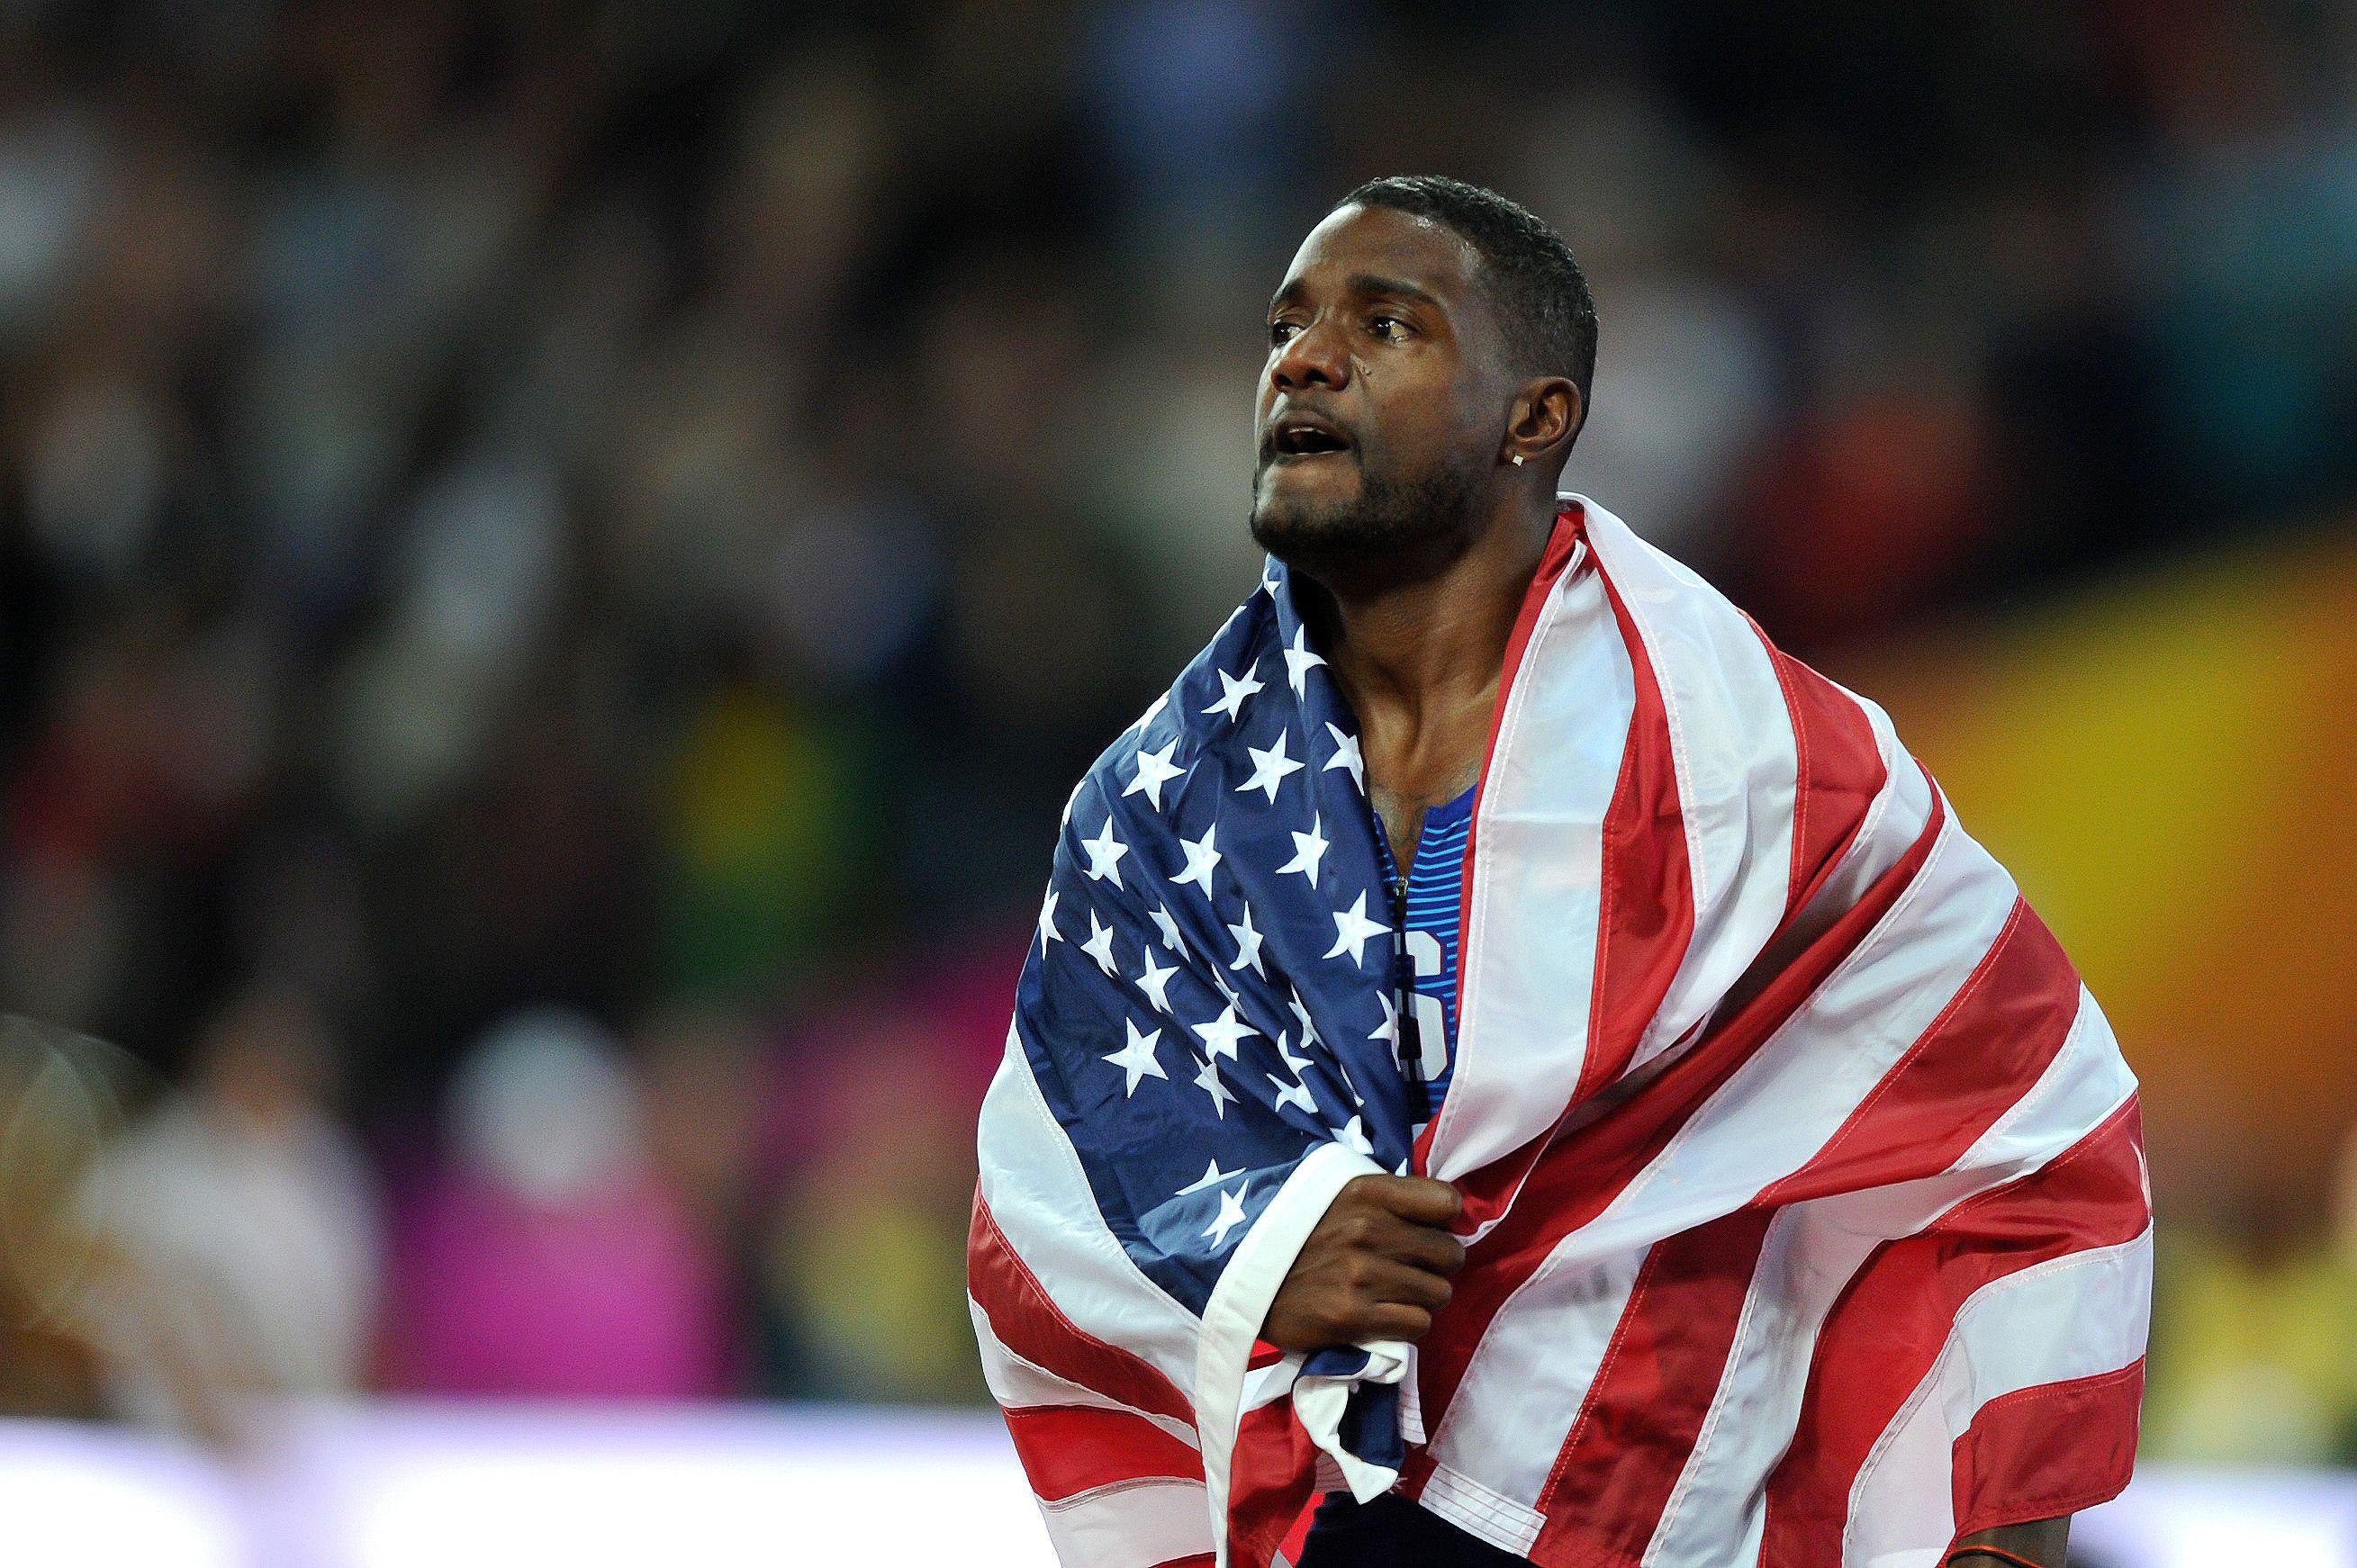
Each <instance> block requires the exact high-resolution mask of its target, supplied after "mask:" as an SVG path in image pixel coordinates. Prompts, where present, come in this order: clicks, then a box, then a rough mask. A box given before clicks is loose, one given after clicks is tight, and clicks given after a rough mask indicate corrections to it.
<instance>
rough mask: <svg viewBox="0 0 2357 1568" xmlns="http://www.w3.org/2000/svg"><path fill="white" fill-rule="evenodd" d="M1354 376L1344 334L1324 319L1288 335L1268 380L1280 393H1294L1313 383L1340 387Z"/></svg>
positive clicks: (1330, 387)
mask: <svg viewBox="0 0 2357 1568" xmlns="http://www.w3.org/2000/svg"><path fill="white" fill-rule="evenodd" d="M1350 379H1351V356H1350V353H1349V351H1348V349H1345V347H1344V346H1343V342H1342V335H1341V333H1340V332H1339V331H1336V330H1335V329H1334V328H1332V327H1330V326H1329V325H1328V324H1327V323H1325V322H1323V321H1316V322H1312V323H1310V325H1308V327H1305V328H1302V329H1301V330H1300V331H1298V332H1297V333H1295V334H1294V335H1293V336H1292V337H1290V338H1286V340H1285V343H1284V345H1283V349H1282V351H1281V352H1280V353H1279V354H1278V355H1277V356H1276V363H1275V365H1274V366H1273V367H1271V369H1270V371H1269V380H1270V381H1273V382H1274V383H1275V386H1276V388H1277V390H1279V391H1280V392H1292V391H1297V390H1298V389H1299V388H1302V387H1305V386H1308V385H1309V384H1311V383H1312V382H1318V383H1320V384H1322V385H1324V386H1326V387H1328V388H1329V389H1334V390H1339V389H1340V388H1341V387H1342V385H1343V384H1344V383H1346V382H1347V381H1350Z"/></svg>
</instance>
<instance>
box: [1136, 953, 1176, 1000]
mask: <svg viewBox="0 0 2357 1568" xmlns="http://www.w3.org/2000/svg"><path fill="white" fill-rule="evenodd" d="M1140 956H1141V957H1143V958H1144V959H1145V960H1146V972H1144V973H1143V974H1140V975H1139V976H1138V977H1137V988H1138V990H1140V991H1142V992H1144V993H1146V999H1147V1000H1148V1001H1150V1002H1152V1003H1153V1004H1154V1007H1155V1011H1157V1012H1159V1013H1168V1012H1169V1011H1170V977H1171V976H1172V975H1174V974H1176V973H1178V970H1176V969H1161V968H1157V966H1156V964H1155V962H1154V950H1153V949H1152V948H1148V949H1146V951H1145V952H1144V953H1143V954H1141V955H1140Z"/></svg>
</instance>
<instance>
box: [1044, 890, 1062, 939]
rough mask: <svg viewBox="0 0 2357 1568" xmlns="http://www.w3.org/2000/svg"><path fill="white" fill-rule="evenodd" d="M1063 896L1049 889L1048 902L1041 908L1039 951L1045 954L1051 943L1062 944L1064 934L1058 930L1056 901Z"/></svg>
mask: <svg viewBox="0 0 2357 1568" xmlns="http://www.w3.org/2000/svg"><path fill="white" fill-rule="evenodd" d="M1060 897H1063V895H1061V894H1060V893H1058V892H1057V891H1056V890H1055V889H1054V888H1052V887H1050V888H1049V889H1048V901H1047V902H1046V903H1044V904H1042V905H1040V906H1039V950H1040V951H1041V952H1042V953H1045V952H1046V951H1047V950H1048V944H1049V942H1060V941H1062V940H1064V933H1063V932H1061V931H1060V930H1058V929H1056V900H1057V899H1058V898H1060Z"/></svg>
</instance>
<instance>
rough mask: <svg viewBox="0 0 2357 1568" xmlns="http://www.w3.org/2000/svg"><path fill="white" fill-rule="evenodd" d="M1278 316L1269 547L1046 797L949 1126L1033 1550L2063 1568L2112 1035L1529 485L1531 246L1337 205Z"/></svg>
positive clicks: (2107, 1303) (1959, 877)
mask: <svg viewBox="0 0 2357 1568" xmlns="http://www.w3.org/2000/svg"><path fill="white" fill-rule="evenodd" d="M1268 332H1269V353H1268V360H1267V363H1266V366H1265V370H1264V372H1263V375H1262V380H1261V383H1260V389H1259V399H1258V415H1259V436H1260V454H1259V456H1260V463H1259V467H1258V470H1257V474H1256V478H1255V481H1254V497H1253V510H1252V531H1253V534H1254V538H1255V539H1256V540H1257V541H1258V542H1260V543H1261V544H1262V545H1263V546H1264V547H1265V549H1266V550H1267V551H1268V552H1269V553H1270V555H1271V556H1272V557H1273V558H1274V562H1273V564H1272V567H1271V573H1270V576H1269V577H1268V579H1267V580H1266V581H1265V582H1264V583H1263V585H1262V586H1261V588H1260V590H1259V591H1258V592H1256V593H1255V594H1254V596H1253V597H1252V598H1251V599H1250V600H1248V601H1247V603H1246V604H1245V606H1244V607H1243V608H1242V609H1240V610H1239V611H1238V613H1237V615H1236V616H1235V617H1233V618H1231V619H1230V621H1229V623H1228V625H1227V627H1226V628H1222V632H1221V634H1220V636H1219V637H1218V638H1217V639H1214V641H1213V642H1212V644H1211V647H1210V648H1209V649H1207V650H1205V653H1204V655H1203V656H1202V657H1200V658H1199V659H1198V660H1196V662H1195V663H1194V664H1193V665H1191V666H1190V667H1189V671H1187V672H1186V673H1185V674H1183V675H1182V676H1181V678H1180V680H1179V683H1178V684H1177V685H1176V686H1174V688H1173V689H1172V692H1171V693H1170V695H1169V696H1168V698H1166V699H1164V700H1163V701H1160V702H1157V703H1156V704H1155V706H1154V707H1153V708H1152V709H1150V710H1149V711H1148V713H1147V714H1146V716H1145V717H1143V718H1142V719H1141V720H1140V721H1139V722H1138V724H1137V725H1135V726H1133V728H1132V730H1131V731H1130V732H1129V733H1128V734H1126V735H1125V736H1123V737H1122V738H1121V739H1120V740H1119V741H1117V742H1116V743H1115V745H1114V746H1113V747H1112V748H1111V749H1110V750H1109V751H1108V752H1107V753H1106V755H1105V757H1103V759H1101V760H1100V762H1099V763H1098V765H1097V766H1096V767H1095V768H1092V770H1091V773H1090V775H1089V777H1088V778H1086V779H1083V780H1082V784H1081V786H1080V788H1079V789H1077V790H1076V791H1075V792H1074V797H1073V800H1072V802H1071V805H1070V806H1069V807H1068V808H1067V811H1066V819H1065V823H1064V828H1063V832H1062V835H1061V838H1060V845H1059V851H1058V860H1057V872H1056V875H1055V878H1054V880H1053V881H1052V882H1051V885H1050V887H1049V896H1048V899H1047V902H1046V905H1045V907H1044V908H1043V909H1042V911H1041V915H1040V920H1039V940H1037V942H1036V943H1035V944H1034V947H1033V950H1032V956H1031V958H1030V960H1029V961H1028V963H1027V965H1026V968H1025V972H1024V975H1023V978H1022V981H1021V983H1020V984H1019V985H1018V991H1017V1015H1016V1023H1015V1026H1014V1028H1013V1029H1012V1030H1010V1035H1009V1042H1008V1055H1007V1059H1006V1064H1005V1066H1004V1067H1003V1068H1002V1069H1001V1072H1000V1075H999V1078H998V1079H997V1080H996V1082H995V1083H994V1085H993V1088H992V1091H991V1096H990V1101H989V1102H988V1103H987V1104H986V1106H985V1112H984V1118H983V1127H982V1136H981V1152H982V1159H983V1181H982V1186H981V1190H980V1192H979V1193H978V1196H977V1202H976V1209H975V1223H974V1240H973V1242H972V1245H971V1248H970V1254H969V1265H970V1267H969V1278H970V1283H971V1287H972V1294H973V1298H974V1315H975V1326H976V1333H977V1336H978V1337H979V1339H980V1341H981V1343H982V1348H983V1352H984V1359H985V1369H986V1370H987V1371H988V1372H989V1374H990V1377H991V1381H992V1386H993V1390H994V1391H995V1392H996V1394H997V1395H998V1397H999V1399H1000V1402H1002V1404H1004V1405H1005V1406H1006V1410H1007V1415H1008V1422H1009V1425H1010V1428H1011V1429H1012V1430H1013V1432H1014V1434H1015V1437H1016V1442H1017V1449H1018V1451H1019V1452H1020V1453H1021V1455H1022V1456H1023V1459H1024V1463H1025V1466H1026V1468H1027V1471H1028V1474H1029V1476H1030V1477H1031V1481H1032V1485H1033V1488H1034V1491H1035V1493H1037V1495H1038V1496H1039V1499H1040V1502H1041V1506H1042V1509H1043V1512H1044V1513H1045V1515H1046V1517H1047V1520H1048V1522H1049V1532H1050V1535H1051V1537H1052V1538H1053V1539H1054V1541H1055V1542H1056V1545H1057V1549H1058V1552H1059V1553H1060V1556H1061V1557H1062V1558H1063V1560H1064V1561H1066V1562H1067V1563H1085V1564H1091V1565H1097V1564H1104V1565H1117V1568H1156V1565H1158V1564H1164V1563H1206V1564H1208V1563H1214V1562H1218V1563H1252V1564H1253V1565H1254V1568H1261V1565H1262V1564H1265V1563H1271V1562H1275V1561H1278V1560H1287V1561H1291V1560H1297V1561H1298V1562H1299V1563H1302V1564H1303V1565H1304V1568H1356V1565H1361V1564H1391V1563H1398V1564H1410V1563H1414V1564H1447V1563H1511V1562H1514V1561H1518V1560H1523V1559H1528V1560H1530V1561H1534V1562H1537V1563H1543V1564H1550V1565H1553V1564H1561V1565H1564V1568H1637V1565H1638V1564H1640V1563H1642V1564H1645V1565H1647V1568H1652V1565H1655V1564H1662V1565H1668V1564H1677V1563H1688V1564H1695V1565H1696V1568H1702V1565H1709V1564H1730V1563H1745V1564H1749V1563H1760V1564H1762V1565H1763V1568H1818V1565H1820V1564H1824V1565H1831V1564H1835V1563H1845V1564H1874V1565H1877V1568H1883V1565H1888V1568H1898V1565H1900V1564H1907V1565H1910V1568H1914V1565H1930V1564H1934V1563H1946V1562H1951V1561H1953V1562H1958V1563H1993V1562H1998V1563H2001V1562H2012V1563H2032V1564H2037V1565H2039V1568H2059V1565H2060V1564H2061V1561H2062V1555H2063V1549H2064V1541H2065V1538H2066V1534H2067V1529H2068V1515H2069V1513H2070V1512H2072V1510H2074V1509H2078V1508H2082V1507H2085V1506H2087V1505H2089V1504H2091V1503H2093V1502H2095V1501H2099V1500H2101V1499H2103V1498H2106V1497H2109V1496H2111V1495H2113V1494H2114V1493H2115V1492H2116V1491H2117V1490H2118V1489H2119V1487H2121V1486H2123V1485H2125V1483H2126V1477H2127V1471H2128V1466H2129V1464H2130V1462H2131V1459H2132V1455H2133V1448H2134V1438H2135V1421H2136V1403H2137V1400H2138V1396H2139V1394H2140V1391H2141V1387H2142V1359H2141V1357H2142V1348H2143V1336H2144V1318H2145V1313H2146V1302H2147V1292H2148V1279H2149V1256H2150V1238H2149V1211H2148V1195H2147V1190H2146V1187H2145V1182H2144V1176H2143V1163H2142V1155H2141V1152H2140V1144H2139V1134H2138V1132H2137V1123H2136V1106H2135V1097H2134V1080H2133V1079H2132V1078H2131V1077H2130V1076H2129V1075H2128V1073H2127V1071H2126V1067H2125V1064H2123V1063H2122V1062H2121V1061H2120V1059H2119V1057H2118V1053H2117V1049H2116V1047H2115V1046H2114V1045H2113V1043H2112V1040H2111V1036H2110V1033H2109V1030H2108V1028H2107V1027H2106V1026H2104V1023H2103V1019H2102V1015H2101V1014H2100V1012H2098V1011H2097V1010H2096V1008H2095V1006H2094V1004H2093V1001H2092V999H2090V998H2088V997H2086V995H2085V993H2084V992H2083V989H2082V988H2081V987H2080V986H2079V984H2078V982H2077V977H2076V975H2075V973H2073V972H2072V971H2071V969H2070V966H2069V964H2068V962H2067V961H2065V960H2064V959H2063V958H2062V956H2061V952H2060V950H2059V949H2058V948H2056V947H2055V946H2054V945H2053V942H2052V940H2051V938H2050V936H2048V935H2047V934H2046V933H2045V930H2044V928H2043V927H2042V926H2040V925H2039V924H2038V922H2037V920H2036V917H2035V916H2034V915H2031V914H2029V911H2028V910H2027V908H2026V907H2025V906H2023V905H2022V904H2021V903H2020V901H2019V898H2018V894H2017V893H2016V892H2015V890H2014V889H2013V886H2012V884H2011V882H2010V880H2009V879H2007V878H2006V876H2005V875H2004V873H2003V872H2002V870H2001V869H2000V868H1998V867H1996V865H1995V863H1994V862H1993V861H1990V860H1989V859H1988V858H1987V856H1986V854H1985V853H1984V852H1982V851H1981V850H1980V849H1979V847H1978V846H1977V845H1975V844H1974V843H1972V842H1971V840H1970V839H1968V838H1966V837H1965V836H1964V833H1963V832H1962V831H1961V830H1960V829H1959V828H1957V826H1956V825H1955V823H1954V821H1953V816H1952V815H1951V814H1950V813H1949V812H1948V811H1947V809H1946V804H1945V802H1944V801H1943V800H1941V799H1940V798H1939V796H1938V793H1937V790H1936V789H1935V788H1934V787H1933V786H1932V784H1931V783H1930V781H1929V779H1928V776H1927V775H1924V774H1922V773H1921V770H1920V769H1919V768H1916V767H1915V766H1914V764H1913V763H1912V761H1911V759H1909V758H1908V757H1906V756H1905V753H1904V752H1903V750H1901V749H1900V747H1899V746H1898V744H1897V742H1896V739H1895V737H1893V736H1891V735H1890V734H1889V727H1888V723H1887V721H1886V720H1885V719H1884V718H1883V717H1882V715H1881V714H1880V713H1879V710H1877V709H1875V708H1873V707H1872V705H1871V704H1869V703H1864V702H1863V701H1862V700H1860V699H1857V698H1855V697H1853V696H1851V695H1850V694H1849V693H1845V692H1842V691H1841V690H1840V688H1838V687H1835V686H1834V685H1832V683H1831V682H1825V681H1824V680H1823V678H1822V677H1819V676H1817V675H1815V674H1814V673H1813V671H1808V670H1806V669H1805V668H1804V667H1803V666H1801V665H1799V664H1797V663H1796V662H1794V661H1792V660H1790V659H1788V658H1786V657H1785V656H1784V655H1782V654H1781V653H1780V652H1778V651H1777V650H1774V649H1773V648H1772V646H1770V644H1768V643H1767V641H1766V640H1765V639H1764V638H1761V637H1760V636H1759V634H1758V631H1757V628H1753V627H1751V626H1750V625H1749V622H1748V621H1746V620H1745V619H1744V618H1742V617H1741V616H1740V615H1739V613H1738V612H1736V611H1734V610H1732V609H1731V607H1727V605H1726V603H1725V601H1724V600H1722V599H1719V598H1718V597H1717V596H1716V595H1715V594H1713V593H1712V592H1711V591H1710V590H1709V589H1708V588H1707V587H1706V585H1703V584H1701V583H1700V582H1699V580H1698V579H1695V578H1694V577H1693V576H1692V575H1691V574H1688V573H1686V572H1684V569H1683V568H1680V567H1678V566H1676V565H1675V564H1674V563H1671V562H1669V561H1667V559H1666V558H1664V557H1662V556H1660V555H1659V554H1658V553H1654V552H1652V551H1651V550H1650V549H1649V548H1648V547H1646V546H1644V545H1643V544H1642V543H1641V542H1639V541H1638V540H1637V539H1636V538H1635V537H1634V536H1633V535H1632V534H1631V533H1630V532H1629V531H1628V530H1627V529H1626V528H1625V527H1624V526H1623V525H1621V524H1620V522H1619V521H1617V520H1616V519H1613V518H1612V517H1611V516H1610V514H1609V513H1607V512H1605V511H1604V510H1603V509H1601V508H1600V507H1597V506H1595V505H1594V504H1593V503H1591V502H1587V501H1586V500H1584V499H1580V498H1577V497H1561V496H1558V494H1557V492H1556V489H1555V483H1556V478H1557V476H1558V475H1559V473H1560V471H1561V469H1562V467H1563V466H1564V463H1565V460H1566V456H1568V454H1569V452H1570V450H1571V447H1572V445H1573V442H1574V440H1575V439H1576V437H1577V435H1578V432H1579V429H1580V426H1581V424H1583V422H1584V420H1585V418H1586V415H1587V390H1588V385H1589V381H1590V373H1591V371H1592V368H1593V365H1594V357H1595V344H1596V324H1595V313H1594V309H1593V306H1592V304H1591V303H1590V300H1589V298H1588V294H1587V285H1586V284H1585V282H1584V280H1583V278H1582V277H1581V274H1580V272H1579V269H1578V267H1577V264H1576V263H1575V262H1574V261H1573V259H1572V257H1571V255H1570V253H1569V252H1568V251H1567V250H1566V248H1565V246H1564V244H1563V242H1562V241H1561V239H1560V238H1559V237H1558V236H1556V235H1555V233H1554V232H1553V231H1551V230H1549V229H1548V228H1547V227H1546V226H1545V225H1544V224H1543V223H1541V222H1540V221H1539V220H1537V219H1535V218H1534V217H1533V216H1532V215H1530V214H1529V213H1527V212H1525V211H1523V209H1520V208H1518V207H1516V206H1514V205H1513V204H1512V203H1511V202H1508V201H1506V200H1504V199H1502V198H1500V197H1498V196H1496V195H1495V194H1493V193H1491V192H1488V191H1485V190H1480V189H1478V188H1473V187H1469V186H1466V185H1463V184H1460V183H1458V182H1456V181H1452V180H1447V179H1439V178H1430V177H1415V178H1391V179H1382V180H1376V181H1373V182H1372V183H1370V184H1368V185H1366V186H1363V187H1361V188H1360V189H1358V190H1356V191H1353V192H1352V193H1351V195H1350V196H1349V197H1348V198H1346V199H1344V200H1343V202H1342V203H1341V204H1340V206H1338V207H1337V208H1336V209H1334V210H1333V211H1332V212H1331V213H1330V214H1329V216H1328V217H1327V218H1326V219H1325V220H1324V221H1322V222H1321V223H1319V224H1318V227H1317V228H1316V229H1315V230H1313V231H1311V233H1310V235H1309V236H1308V240H1307V241H1305V242H1304V243H1303V244H1302V246H1301V248H1300V250H1299V252H1298V253H1297V255H1296V256H1295V258H1294V261H1293V263H1292V266H1291V268H1290V269H1289V271H1288V272H1287V274H1286V278H1285V280H1284V283H1283V284H1282V285H1281V286H1280V287H1279V288H1278V290H1277V292H1276V295H1275V298H1274V299H1273V301H1272V302H1271V306H1270V311H1269V317H1268ZM1361 789H1363V793H1361ZM1197 1165H1202V1166H1203V1167H1204V1168H1203V1170H1202V1174H1201V1175H1200V1176H1194V1175H1193V1173H1194V1171H1195V1168H1196V1166H1197ZM1321 1488H1322V1489H1323V1490H1325V1491H1326V1492H1327V1494H1328V1496H1327V1498H1326V1500H1325V1502H1324V1503H1323V1505H1322V1506H1321V1507H1319V1509H1318V1512H1317V1516H1316V1521H1315V1524H1314V1526H1312V1527H1311V1528H1310V1529H1309V1530H1308V1534H1307V1539H1306V1541H1304V1540H1303V1539H1302V1537H1301V1532H1300V1529H1299V1525H1298V1522H1297V1521H1298V1520H1299V1519H1300V1517H1301V1515H1302V1512H1303V1505H1304V1504H1305V1503H1306V1502H1307V1501H1308V1499H1309V1498H1311V1497H1312V1495H1313V1492H1314V1490H1316V1489H1321ZM1296 1554H1298V1555H1297V1558H1296Z"/></svg>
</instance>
